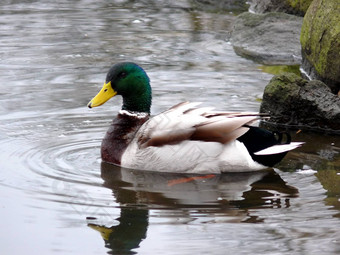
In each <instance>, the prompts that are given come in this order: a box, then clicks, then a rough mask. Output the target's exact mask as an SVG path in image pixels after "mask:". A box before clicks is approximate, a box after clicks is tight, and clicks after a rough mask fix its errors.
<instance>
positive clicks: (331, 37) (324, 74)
mask: <svg viewBox="0 0 340 255" xmlns="http://www.w3.org/2000/svg"><path fill="white" fill-rule="evenodd" d="M300 41H301V47H302V57H303V61H302V68H303V69H304V70H305V71H306V72H307V73H308V75H309V76H310V77H311V78H312V79H320V80H322V81H323V82H325V83H326V84H327V85H328V86H329V87H330V88H331V89H332V91H333V92H334V93H338V91H339V90H340V4H339V0H327V1H323V0H314V1H313V2H312V4H311V5H310V7H309V9H308V11H307V13H306V15H305V17H304V20H303V24H302V28H301V37H300Z"/></svg>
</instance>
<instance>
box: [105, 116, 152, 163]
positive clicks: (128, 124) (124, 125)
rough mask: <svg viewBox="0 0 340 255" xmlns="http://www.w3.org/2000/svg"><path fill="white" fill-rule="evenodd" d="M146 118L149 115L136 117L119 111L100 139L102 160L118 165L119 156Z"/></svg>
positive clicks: (120, 156) (119, 161)
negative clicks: (101, 139)
mask: <svg viewBox="0 0 340 255" xmlns="http://www.w3.org/2000/svg"><path fill="white" fill-rule="evenodd" d="M148 119H149V115H147V116H145V117H137V116H133V115H129V114H122V113H119V114H118V115H117V117H116V118H115V119H114V120H113V121H112V123H111V125H110V127H109V129H108V131H107V132H106V135H105V137H104V139H103V141H102V146H101V156H102V160H103V161H106V162H109V163H114V164H117V165H120V163H121V158H122V155H123V153H124V151H125V150H126V147H127V146H128V145H129V143H130V142H131V141H132V139H133V138H134V136H135V134H136V132H137V131H138V130H139V128H140V127H141V126H142V125H143V123H145V122H146V121H147V120H148Z"/></svg>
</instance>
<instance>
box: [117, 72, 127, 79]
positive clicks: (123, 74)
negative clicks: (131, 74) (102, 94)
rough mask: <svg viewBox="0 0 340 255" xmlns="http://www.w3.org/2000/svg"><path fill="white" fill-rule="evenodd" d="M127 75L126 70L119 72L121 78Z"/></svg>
mask: <svg viewBox="0 0 340 255" xmlns="http://www.w3.org/2000/svg"><path fill="white" fill-rule="evenodd" d="M126 75H127V73H126V72H120V73H119V74H118V77H119V78H125V77H126Z"/></svg>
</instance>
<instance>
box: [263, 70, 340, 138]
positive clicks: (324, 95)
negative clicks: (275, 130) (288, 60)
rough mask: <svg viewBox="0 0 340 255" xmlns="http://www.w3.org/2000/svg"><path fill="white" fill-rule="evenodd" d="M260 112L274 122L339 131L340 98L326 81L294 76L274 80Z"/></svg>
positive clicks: (265, 95) (286, 75)
mask: <svg viewBox="0 0 340 255" xmlns="http://www.w3.org/2000/svg"><path fill="white" fill-rule="evenodd" d="M260 112H261V113H269V114H270V116H271V117H270V121H269V122H271V123H276V124H284V125H290V126H296V127H299V128H304V127H307V128H313V129H320V130H322V129H325V130H329V129H331V130H334V132H340V98H339V97H338V96H336V95H334V94H333V93H332V92H331V90H330V88H329V87H328V86H327V85H325V84H324V83H323V82H321V81H316V80H315V81H307V80H304V79H302V78H300V77H299V76H297V75H295V74H293V73H285V74H282V75H279V76H274V77H273V78H272V79H271V81H270V82H269V84H268V85H267V86H266V88H265V91H264V94H263V101H262V104H261V108H260Z"/></svg>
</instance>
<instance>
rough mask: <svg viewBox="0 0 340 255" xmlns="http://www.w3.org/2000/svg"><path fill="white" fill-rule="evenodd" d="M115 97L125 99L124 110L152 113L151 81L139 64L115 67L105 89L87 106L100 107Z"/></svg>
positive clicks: (124, 64) (111, 70)
mask: <svg viewBox="0 0 340 255" xmlns="http://www.w3.org/2000/svg"><path fill="white" fill-rule="evenodd" d="M115 95H121V96H122V97H123V107H122V109H123V110H128V111H134V112H147V113H150V107H151V97H152V96H151V87H150V79H149V77H148V76H147V74H146V73H145V71H144V70H143V69H142V68H141V67H140V66H138V65H137V64H135V63H131V62H123V63H118V64H116V65H113V66H112V67H111V68H110V70H109V72H108V73H107V76H106V81H105V83H104V86H103V88H102V89H101V90H100V91H99V93H98V94H97V95H96V96H95V97H94V98H93V99H92V100H91V101H90V102H89V103H88V105H87V106H88V107H89V108H92V107H96V106H100V105H102V104H104V103H105V102H106V101H108V100H109V99H110V98H111V97H114V96H115Z"/></svg>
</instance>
